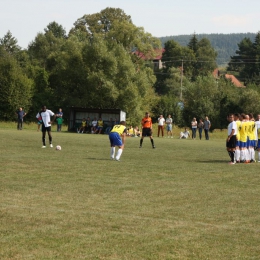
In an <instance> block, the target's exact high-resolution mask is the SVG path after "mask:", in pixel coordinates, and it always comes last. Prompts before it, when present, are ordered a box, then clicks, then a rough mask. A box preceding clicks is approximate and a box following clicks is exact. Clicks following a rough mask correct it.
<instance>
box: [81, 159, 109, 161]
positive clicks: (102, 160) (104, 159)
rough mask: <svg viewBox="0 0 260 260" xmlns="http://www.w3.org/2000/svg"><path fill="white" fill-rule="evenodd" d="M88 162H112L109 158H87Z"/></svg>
mask: <svg viewBox="0 0 260 260" xmlns="http://www.w3.org/2000/svg"><path fill="white" fill-rule="evenodd" d="M85 159H86V160H96V161H112V160H111V159H108V158H85Z"/></svg>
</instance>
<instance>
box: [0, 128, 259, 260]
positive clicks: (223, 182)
mask: <svg viewBox="0 0 260 260" xmlns="http://www.w3.org/2000/svg"><path fill="white" fill-rule="evenodd" d="M35 129H36V125H28V126H25V129H24V130H22V131H17V130H16V128H15V124H12V125H6V124H0V145H1V150H0V153H1V156H0V166H1V167H0V172H1V173H0V178H1V182H0V192H1V203H0V220H1V221H0V245H1V246H0V259H111V260H112V259H113V260H114V259H120V260H121V259H134V260H139V259H228V260H230V259H260V203H259V194H260V186H259V185H260V184H259V183H260V168H259V167H260V163H259V164H258V163H254V164H236V165H228V164H227V162H228V161H229V158H228V155H227V152H226V150H225V136H226V132H225V131H224V132H216V133H214V134H211V135H210V140H209V141H205V140H201V141H200V140H179V139H177V134H175V137H174V139H167V138H157V137H155V138H154V140H155V145H156V149H152V147H151V144H150V141H149V139H148V138H145V140H144V144H143V148H142V149H139V138H131V137H129V138H127V141H126V147H125V150H124V152H123V154H122V157H121V161H120V162H116V161H111V160H110V159H109V158H110V156H109V152H110V148H109V141H108V136H106V135H89V134H76V133H68V132H65V131H64V132H61V133H57V132H53V144H54V146H56V145H58V144H59V145H61V147H62V150H61V151H55V149H54V148H49V147H47V148H46V149H42V148H41V145H42V144H41V133H40V132H37V131H36V130H35ZM64 130H65V129H64ZM176 131H177V130H176Z"/></svg>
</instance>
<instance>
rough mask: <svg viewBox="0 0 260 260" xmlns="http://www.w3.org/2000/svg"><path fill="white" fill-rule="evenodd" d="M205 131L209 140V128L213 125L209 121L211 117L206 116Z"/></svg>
mask: <svg viewBox="0 0 260 260" xmlns="http://www.w3.org/2000/svg"><path fill="white" fill-rule="evenodd" d="M203 127H204V133H205V138H206V140H209V129H210V127H211V123H210V121H209V118H208V117H207V116H206V117H205V120H204V126H203Z"/></svg>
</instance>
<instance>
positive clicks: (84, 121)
mask: <svg viewBox="0 0 260 260" xmlns="http://www.w3.org/2000/svg"><path fill="white" fill-rule="evenodd" d="M86 125H87V121H86V118H83V119H82V121H81V127H80V128H79V129H78V131H77V132H78V134H79V133H80V132H81V133H82V134H83V133H84V131H86Z"/></svg>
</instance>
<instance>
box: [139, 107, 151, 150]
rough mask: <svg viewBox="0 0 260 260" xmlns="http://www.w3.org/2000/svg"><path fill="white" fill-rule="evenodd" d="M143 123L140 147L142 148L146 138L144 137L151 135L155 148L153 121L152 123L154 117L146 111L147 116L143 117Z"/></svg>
mask: <svg viewBox="0 0 260 260" xmlns="http://www.w3.org/2000/svg"><path fill="white" fill-rule="evenodd" d="M141 124H142V137H141V139H140V147H139V148H142V145H143V140H144V137H146V136H148V137H150V141H151V144H152V147H153V148H155V146H154V141H153V136H152V129H153V123H152V118H151V117H150V115H149V113H148V112H146V113H145V117H144V118H143V119H142V121H141Z"/></svg>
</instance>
